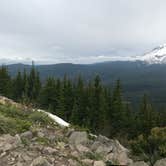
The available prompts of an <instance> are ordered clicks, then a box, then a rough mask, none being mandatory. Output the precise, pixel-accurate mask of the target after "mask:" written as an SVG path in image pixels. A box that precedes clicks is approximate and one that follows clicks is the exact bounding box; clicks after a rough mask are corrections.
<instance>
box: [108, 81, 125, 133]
mask: <svg viewBox="0 0 166 166" xmlns="http://www.w3.org/2000/svg"><path fill="white" fill-rule="evenodd" d="M110 118H111V120H112V122H111V126H112V129H113V131H111V134H113V135H114V134H115V133H118V132H120V130H122V128H123V127H124V125H123V123H124V118H125V112H124V105H123V100H122V90H121V83H120V80H117V82H116V85H115V88H114V91H113V96H112V101H111V110H110Z"/></svg>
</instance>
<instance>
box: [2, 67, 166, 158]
mask: <svg viewBox="0 0 166 166" xmlns="http://www.w3.org/2000/svg"><path fill="white" fill-rule="evenodd" d="M121 84H122V83H121V81H120V80H117V81H116V82H115V83H114V84H113V85H111V86H110V87H111V88H108V86H104V85H103V83H102V80H101V78H100V76H99V75H96V76H95V77H94V79H92V80H90V81H88V82H85V81H83V79H82V78H81V76H77V77H76V78H75V81H73V80H71V79H69V78H68V77H67V76H66V75H65V76H64V78H63V79H59V78H57V79H55V78H53V77H48V78H47V80H46V81H45V83H44V84H42V83H41V79H40V75H39V73H38V71H37V70H36V69H35V66H32V68H31V69H30V71H29V72H28V73H27V72H26V70H24V72H23V73H21V72H18V73H17V75H16V76H15V77H11V76H10V75H9V72H8V70H7V68H6V67H5V66H2V67H1V68H0V94H1V95H4V96H7V97H10V98H12V99H14V100H15V101H19V102H22V103H25V104H26V105H33V106H36V107H40V108H43V109H46V110H48V111H50V112H51V113H53V114H56V115H58V116H60V117H62V118H63V119H64V120H66V121H68V122H70V123H71V124H74V125H78V126H80V127H83V128H85V129H87V130H90V131H91V132H93V133H95V134H99V133H102V134H104V135H106V136H108V137H110V138H118V139H119V140H120V141H122V142H123V143H124V144H127V145H129V144H130V145H131V146H132V147H133V150H134V151H135V152H136V153H138V154H139V153H140V154H141V153H142V151H145V154H146V155H147V156H153V151H156V152H155V153H157V156H160V157H164V156H166V149H165V148H166V147H165V145H164V144H163V143H164V142H163V141H165V136H164V135H163V136H164V137H163V138H162V137H161V138H158V139H159V140H158V141H159V142H160V143H161V146H162V149H161V148H160V147H159V145H160V143H159V145H158V144H157V145H155V146H152V147H151V149H150V150H149V149H148V150H147V149H146V148H147V147H148V146H150V144H151V142H149V141H148V139H149V138H153V134H154V133H156V132H161V133H162V132H165V129H164V128H163V129H162V127H165V126H166V121H165V119H166V112H165V111H164V110H163V111H157V110H155V109H154V108H153V106H152V104H151V103H150V102H149V100H148V97H147V95H146V94H142V100H141V101H140V103H139V107H138V108H137V110H138V111H136V110H135V109H133V108H132V106H131V102H130V101H129V100H126V99H125V97H124V96H123V92H122V85H121ZM155 127H160V128H156V129H153V128H155ZM151 134H152V136H151ZM140 138H141V140H140ZM140 141H141V142H140ZM129 142H130V143H129ZM139 144H140V145H139ZM138 145H139V148H135V147H136V146H138ZM155 155H156V154H155ZM147 156H146V158H147Z"/></svg>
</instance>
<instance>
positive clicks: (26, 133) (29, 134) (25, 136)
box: [20, 131, 33, 139]
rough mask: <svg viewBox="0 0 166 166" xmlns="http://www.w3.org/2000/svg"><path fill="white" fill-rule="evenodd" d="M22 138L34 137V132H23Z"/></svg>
mask: <svg viewBox="0 0 166 166" xmlns="http://www.w3.org/2000/svg"><path fill="white" fill-rule="evenodd" d="M20 137H21V138H25V139H32V138H33V134H32V132H31V131H26V132H24V133H22V134H21V135H20Z"/></svg>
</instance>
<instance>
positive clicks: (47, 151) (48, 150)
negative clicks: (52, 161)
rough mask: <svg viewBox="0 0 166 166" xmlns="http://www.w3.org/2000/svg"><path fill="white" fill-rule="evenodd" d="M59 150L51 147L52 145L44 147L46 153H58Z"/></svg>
mask: <svg viewBox="0 0 166 166" xmlns="http://www.w3.org/2000/svg"><path fill="white" fill-rule="evenodd" d="M57 152H58V151H57V150H56V149H54V148H51V147H45V148H44V149H43V153H44V154H57Z"/></svg>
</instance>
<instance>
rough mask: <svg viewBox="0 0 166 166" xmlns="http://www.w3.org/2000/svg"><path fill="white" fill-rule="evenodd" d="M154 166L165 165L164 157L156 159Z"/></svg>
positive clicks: (165, 159)
mask: <svg viewBox="0 0 166 166" xmlns="http://www.w3.org/2000/svg"><path fill="white" fill-rule="evenodd" d="M154 166H166V158H164V159H161V160H158V161H156V163H155V164H154Z"/></svg>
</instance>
